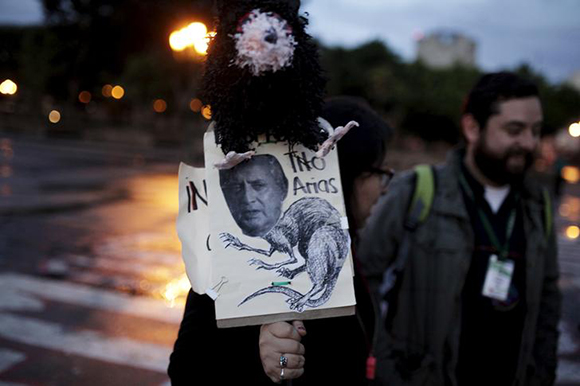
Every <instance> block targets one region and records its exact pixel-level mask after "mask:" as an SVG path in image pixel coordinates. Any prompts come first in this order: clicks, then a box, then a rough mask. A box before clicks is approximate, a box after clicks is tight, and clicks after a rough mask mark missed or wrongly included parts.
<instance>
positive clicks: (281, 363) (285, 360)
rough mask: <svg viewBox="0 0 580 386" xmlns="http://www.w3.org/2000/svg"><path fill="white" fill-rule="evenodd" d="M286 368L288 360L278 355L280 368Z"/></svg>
mask: <svg viewBox="0 0 580 386" xmlns="http://www.w3.org/2000/svg"><path fill="white" fill-rule="evenodd" d="M286 366H288V358H286V357H285V356H284V354H282V355H280V367H282V368H284V367H286Z"/></svg>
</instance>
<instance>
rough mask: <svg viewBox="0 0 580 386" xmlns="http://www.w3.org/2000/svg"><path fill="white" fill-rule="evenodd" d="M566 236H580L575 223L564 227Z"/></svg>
mask: <svg viewBox="0 0 580 386" xmlns="http://www.w3.org/2000/svg"><path fill="white" fill-rule="evenodd" d="M566 237H568V238H569V239H572V240H574V239H577V238H578V237H580V228H578V227H577V226H576V225H571V226H569V227H568V228H566Z"/></svg>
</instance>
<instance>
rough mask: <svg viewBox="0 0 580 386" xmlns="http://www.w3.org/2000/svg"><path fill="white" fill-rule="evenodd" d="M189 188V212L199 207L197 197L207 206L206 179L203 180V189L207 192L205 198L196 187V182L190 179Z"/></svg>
mask: <svg viewBox="0 0 580 386" xmlns="http://www.w3.org/2000/svg"><path fill="white" fill-rule="evenodd" d="M186 189H187V203H188V205H187V213H191V211H192V210H193V211H195V210H197V208H198V205H197V199H198V198H199V199H200V200H201V202H203V203H204V204H205V205H206V206H207V185H206V183H205V180H203V190H204V193H205V198H204V197H202V195H201V194H199V190H198V189H197V188H196V187H195V184H194V183H193V182H192V181H189V186H187V187H186Z"/></svg>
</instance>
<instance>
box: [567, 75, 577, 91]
mask: <svg viewBox="0 0 580 386" xmlns="http://www.w3.org/2000/svg"><path fill="white" fill-rule="evenodd" d="M567 83H568V84H569V85H570V86H572V87H574V88H575V89H576V90H578V92H580V70H577V71H576V72H574V73H573V74H572V76H571V77H570V79H568V81H567Z"/></svg>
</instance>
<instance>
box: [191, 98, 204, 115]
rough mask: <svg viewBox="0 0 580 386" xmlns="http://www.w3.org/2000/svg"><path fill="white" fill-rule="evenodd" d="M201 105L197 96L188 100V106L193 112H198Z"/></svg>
mask: <svg viewBox="0 0 580 386" xmlns="http://www.w3.org/2000/svg"><path fill="white" fill-rule="evenodd" d="M202 107H203V103H202V101H201V100H199V99H198V98H193V99H192V100H191V102H189V108H190V109H191V111H193V112H194V113H199V112H200V111H201V108H202Z"/></svg>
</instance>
